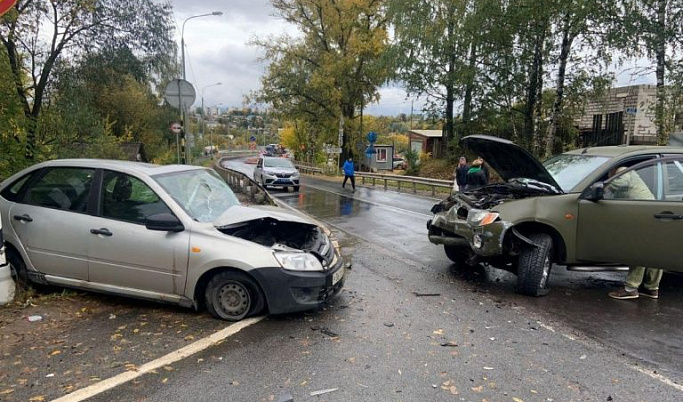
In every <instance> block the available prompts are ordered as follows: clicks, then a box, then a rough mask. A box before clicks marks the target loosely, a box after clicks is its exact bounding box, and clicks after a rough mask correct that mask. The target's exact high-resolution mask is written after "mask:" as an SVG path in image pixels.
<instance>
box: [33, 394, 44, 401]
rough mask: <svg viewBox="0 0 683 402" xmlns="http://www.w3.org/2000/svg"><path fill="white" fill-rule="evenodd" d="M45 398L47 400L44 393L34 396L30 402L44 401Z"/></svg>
mask: <svg viewBox="0 0 683 402" xmlns="http://www.w3.org/2000/svg"><path fill="white" fill-rule="evenodd" d="M44 400H45V396H43V395H38V396H34V397H32V398H30V399H29V401H30V402H40V401H44Z"/></svg>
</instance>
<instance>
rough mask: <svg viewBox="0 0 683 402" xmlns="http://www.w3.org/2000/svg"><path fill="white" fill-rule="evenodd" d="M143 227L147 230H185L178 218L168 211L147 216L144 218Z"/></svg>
mask: <svg viewBox="0 0 683 402" xmlns="http://www.w3.org/2000/svg"><path fill="white" fill-rule="evenodd" d="M145 227H146V228H147V229H149V230H159V231H162V232H182V231H183V230H185V226H183V223H182V222H180V219H178V218H177V217H176V216H175V215H173V214H169V213H168V212H164V213H161V214H154V215H150V216H148V217H147V219H145Z"/></svg>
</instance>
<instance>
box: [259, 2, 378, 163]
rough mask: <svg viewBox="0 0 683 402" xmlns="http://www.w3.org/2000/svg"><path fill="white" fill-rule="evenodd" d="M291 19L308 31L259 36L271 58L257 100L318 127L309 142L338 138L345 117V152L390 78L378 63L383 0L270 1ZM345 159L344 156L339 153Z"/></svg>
mask: <svg viewBox="0 0 683 402" xmlns="http://www.w3.org/2000/svg"><path fill="white" fill-rule="evenodd" d="M273 6H274V7H275V9H276V10H277V11H278V13H279V15H280V16H281V17H283V18H284V19H285V20H286V21H288V22H290V23H292V24H294V25H296V26H297V27H298V28H299V29H300V30H301V32H302V33H303V36H302V37H301V38H299V39H294V38H291V37H288V36H281V37H279V38H266V39H258V40H256V41H254V42H253V43H254V44H256V45H258V46H260V47H262V48H263V49H265V51H266V55H265V58H266V59H267V60H269V61H270V62H271V63H270V66H269V67H268V69H267V71H266V74H265V76H264V77H263V78H262V88H261V90H260V92H259V94H258V100H259V101H261V102H265V103H270V104H272V105H273V108H274V109H275V110H276V111H277V112H278V113H280V114H281V115H282V116H283V118H284V119H285V120H290V121H300V122H306V123H307V125H308V126H309V127H317V129H318V131H317V132H311V133H309V135H308V140H309V141H313V144H311V143H308V144H306V145H307V146H310V145H314V144H318V145H319V144H321V143H324V142H328V143H329V142H334V143H336V137H337V130H338V128H339V121H340V120H341V119H343V121H344V126H343V128H344V136H343V139H342V140H343V143H342V147H343V150H344V154H343V155H344V156H346V155H348V154H349V153H350V152H352V150H353V147H354V144H355V141H354V137H355V139H359V137H360V134H362V133H360V122H359V121H357V117H359V115H360V116H362V110H363V108H364V106H365V105H367V104H368V103H369V102H372V101H374V100H377V99H378V96H379V95H378V91H377V88H378V87H379V85H380V84H381V83H382V82H384V81H385V76H386V72H385V70H384V66H383V64H381V63H380V60H381V55H382V53H383V51H384V49H385V46H386V43H387V40H388V39H387V31H386V20H385V17H384V14H383V9H382V7H383V1H382V0H354V1H336V0H273ZM342 159H343V158H342Z"/></svg>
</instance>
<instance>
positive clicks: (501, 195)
mask: <svg viewBox="0 0 683 402" xmlns="http://www.w3.org/2000/svg"><path fill="white" fill-rule="evenodd" d="M560 193H561V192H560V191H558V190H557V189H556V188H555V187H553V186H550V185H548V184H545V183H541V182H538V181H536V180H529V179H512V180H510V181H509V182H508V183H496V184H489V185H487V186H484V187H480V188H478V189H475V190H470V191H464V192H461V193H458V194H453V195H450V196H449V197H448V198H446V199H445V200H443V201H441V202H440V203H439V204H436V205H434V207H432V213H438V212H441V211H447V210H449V209H451V207H453V205H455V204H456V203H458V204H466V205H467V207H468V209H470V208H475V209H491V208H493V207H495V206H496V205H498V204H501V203H503V202H506V201H510V200H517V199H521V198H528V197H538V196H543V195H553V194H560ZM458 215H461V214H460V211H458ZM465 215H466V214H465Z"/></svg>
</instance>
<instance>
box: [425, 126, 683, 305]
mask: <svg viewBox="0 0 683 402" xmlns="http://www.w3.org/2000/svg"><path fill="white" fill-rule="evenodd" d="M460 143H461V146H462V147H464V148H466V149H469V150H471V151H472V152H473V153H476V154H478V155H480V156H482V157H483V158H484V160H485V161H486V163H487V164H488V165H489V166H490V167H491V168H492V169H493V170H495V172H496V173H497V176H498V177H499V178H500V180H498V181H497V182H489V184H488V185H486V186H484V187H480V188H477V189H472V190H466V191H464V192H459V193H456V194H453V195H451V196H449V197H448V198H447V199H445V200H444V201H442V202H440V203H438V204H436V205H434V207H433V208H432V212H433V213H434V217H433V218H432V219H431V220H430V221H429V222H428V223H427V228H428V230H429V240H430V241H431V242H432V243H434V244H443V245H444V249H445V251H446V255H447V256H448V258H450V259H451V260H452V261H453V262H454V263H455V264H456V266H457V267H459V268H465V267H467V266H474V265H476V264H478V263H490V264H491V265H493V266H494V267H497V268H502V269H506V270H508V271H511V272H513V273H515V274H516V275H517V290H518V292H519V293H522V294H526V295H532V296H541V295H544V294H546V293H547V292H548V290H549V287H548V277H549V275H550V270H551V268H552V267H553V265H554V264H560V265H565V266H567V268H569V269H578V268H579V267H580V269H581V270H606V269H610V268H611V267H615V266H619V265H622V266H623V265H644V266H649V267H653V268H662V269H665V270H670V271H683V259H681V258H680V238H681V235H683V148H674V147H659V146H610V147H594V148H582V149H577V150H574V151H570V152H567V153H564V154H560V155H557V156H554V157H552V158H551V159H548V160H547V161H545V162H543V163H540V162H539V161H538V160H537V159H535V158H534V157H533V156H532V155H531V154H530V153H529V152H527V151H526V150H524V149H523V148H521V147H519V146H517V145H515V144H514V143H512V142H510V141H508V140H504V139H501V138H497V137H490V136H484V135H473V136H468V137H465V138H463V139H462V140H461V142H460ZM492 177H496V175H493V174H492ZM492 181H494V180H492ZM636 182H637V184H638V185H639V187H640V191H627V190H628V189H625V188H623V186H624V184H623V183H636Z"/></svg>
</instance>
